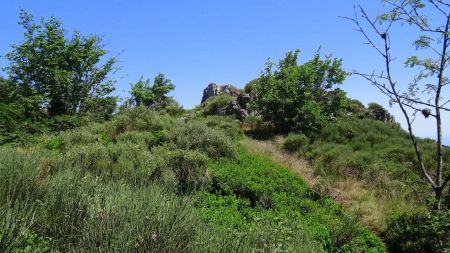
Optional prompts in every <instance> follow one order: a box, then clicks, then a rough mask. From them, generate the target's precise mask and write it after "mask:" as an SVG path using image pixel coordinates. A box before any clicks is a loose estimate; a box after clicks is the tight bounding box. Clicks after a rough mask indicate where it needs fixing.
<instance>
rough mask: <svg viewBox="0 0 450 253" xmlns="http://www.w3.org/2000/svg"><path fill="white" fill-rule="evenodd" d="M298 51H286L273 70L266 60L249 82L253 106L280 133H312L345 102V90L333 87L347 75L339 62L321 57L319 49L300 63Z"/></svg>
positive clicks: (327, 57)
mask: <svg viewBox="0 0 450 253" xmlns="http://www.w3.org/2000/svg"><path fill="white" fill-rule="evenodd" d="M298 53H299V50H296V51H294V52H292V51H291V52H288V53H287V54H286V56H285V58H284V59H281V60H280V61H279V63H278V65H277V67H278V68H277V69H276V70H273V63H272V62H270V61H268V62H267V64H266V69H265V71H264V72H263V73H262V74H261V75H260V77H259V78H258V79H255V80H254V81H252V84H251V92H252V96H253V97H254V98H255V99H254V107H255V108H254V109H256V110H257V111H258V112H259V113H260V114H261V116H262V118H263V119H264V120H266V121H270V122H272V123H273V124H274V125H275V126H276V127H277V129H278V130H279V131H281V132H284V133H287V132H289V131H292V130H294V131H300V132H303V133H313V132H316V131H318V130H320V129H321V128H322V127H323V126H324V125H325V124H326V123H327V122H328V121H329V120H330V118H332V117H333V116H334V115H335V114H336V113H337V112H338V111H339V110H340V109H341V108H342V107H343V105H344V104H345V102H346V96H345V93H344V92H343V91H342V90H340V89H338V88H335V86H336V85H337V84H341V83H342V82H343V81H344V79H345V77H346V75H347V74H346V72H345V71H344V70H342V68H341V67H342V61H341V60H339V59H336V58H334V59H333V58H332V57H331V55H329V56H326V57H325V59H321V57H320V52H319V51H318V52H317V53H316V54H315V56H314V57H313V59H311V60H309V61H308V62H306V63H304V64H301V65H299V64H298V63H297V58H298ZM249 87H250V86H249Z"/></svg>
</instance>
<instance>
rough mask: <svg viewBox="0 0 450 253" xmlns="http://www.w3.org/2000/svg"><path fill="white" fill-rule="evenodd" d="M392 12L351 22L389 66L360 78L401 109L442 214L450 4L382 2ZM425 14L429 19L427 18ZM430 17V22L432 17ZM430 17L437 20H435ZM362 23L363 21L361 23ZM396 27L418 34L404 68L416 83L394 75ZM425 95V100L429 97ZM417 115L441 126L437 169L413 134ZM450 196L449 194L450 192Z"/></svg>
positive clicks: (360, 14)
mask: <svg viewBox="0 0 450 253" xmlns="http://www.w3.org/2000/svg"><path fill="white" fill-rule="evenodd" d="M382 2H383V3H384V4H386V5H387V6H388V7H389V11H388V12H387V13H384V14H382V15H379V16H378V17H377V18H376V19H374V20H373V19H371V18H370V17H369V16H368V14H367V13H366V11H365V10H364V9H363V8H362V7H361V6H359V7H358V8H356V7H355V16H354V17H353V18H347V19H349V20H351V21H352V22H353V23H354V24H355V25H356V26H357V28H358V31H359V32H360V33H361V34H362V35H363V36H364V38H365V39H366V41H367V44H369V45H371V46H372V47H373V48H374V49H375V50H376V51H377V52H378V54H379V55H380V56H381V57H382V58H383V60H384V65H385V66H384V68H385V71H384V72H382V73H379V74H376V73H371V74H365V73H358V72H356V74H358V75H360V76H362V77H364V78H365V79H367V80H368V81H369V82H370V83H371V84H373V85H374V86H375V87H377V88H378V89H379V90H380V91H381V92H382V93H383V94H384V95H386V96H387V97H388V98H389V99H390V103H391V104H396V105H398V106H399V108H400V110H401V112H402V114H403V116H404V119H405V121H406V124H407V128H408V133H409V136H410V139H411V143H412V146H413V147H414V151H415V154H416V158H417V162H418V164H419V167H420V170H421V171H422V174H423V176H424V177H425V179H426V181H427V182H428V184H429V185H430V186H431V187H432V189H433V190H434V192H435V200H436V205H435V206H436V209H441V205H442V204H441V202H442V193H443V191H444V189H445V187H446V185H447V183H448V181H449V180H450V173H449V169H448V166H445V165H444V151H443V145H442V120H443V119H442V112H443V111H450V109H449V108H448V107H446V105H447V104H448V103H449V102H450V100H447V99H446V98H444V97H443V94H444V93H443V92H444V88H446V86H448V84H450V81H449V79H448V77H447V76H446V75H445V74H446V70H447V67H448V65H449V52H448V51H449V45H450V40H449V35H450V31H449V28H450V3H447V1H442V0H427V1H422V0H383V1H382ZM425 13H426V15H425ZM427 15H428V16H427ZM431 16H433V17H436V18H438V19H435V20H433V19H431ZM360 17H362V19H361V18H360ZM396 24H400V25H403V24H407V25H409V26H410V27H411V28H413V29H415V31H416V33H417V34H418V37H417V39H415V40H414V41H413V45H414V46H415V48H416V51H417V52H418V53H419V50H421V51H420V52H421V53H422V55H421V56H420V55H413V56H411V57H409V58H408V59H407V60H406V62H405V67H407V68H412V69H415V70H417V72H416V74H415V75H414V76H413V77H412V81H411V82H409V83H407V84H405V85H403V86H402V85H401V84H399V83H398V82H397V81H396V78H395V73H394V72H393V64H394V61H395V59H396V58H395V57H394V56H393V54H392V51H393V50H392V46H391V31H392V27H394V26H395V25H396ZM424 94H425V95H424ZM418 113H421V114H423V116H425V118H429V119H433V120H434V121H435V126H436V159H435V161H436V164H435V168H434V169H433V168H430V167H427V166H426V165H425V163H424V159H423V154H422V151H421V149H420V147H419V143H418V141H417V138H416V136H415V134H414V130H413V129H414V128H413V123H414V120H415V119H416V116H417V114H418ZM449 196H450V192H449Z"/></svg>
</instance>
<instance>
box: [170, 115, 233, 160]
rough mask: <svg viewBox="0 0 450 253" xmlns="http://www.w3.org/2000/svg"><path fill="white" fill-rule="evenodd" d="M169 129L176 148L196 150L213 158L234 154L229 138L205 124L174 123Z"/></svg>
mask: <svg viewBox="0 0 450 253" xmlns="http://www.w3.org/2000/svg"><path fill="white" fill-rule="evenodd" d="M169 131H170V132H169V135H170V139H171V141H172V142H173V144H174V145H175V146H176V147H177V148H180V149H186V150H191V149H193V150H197V151H200V152H203V153H204V154H206V155H207V156H208V157H209V158H213V159H216V158H221V157H228V158H233V157H234V156H235V149H234V146H233V143H232V142H231V140H230V139H229V138H228V137H227V136H226V135H225V134H224V133H223V132H222V131H220V130H217V129H213V128H209V127H207V126H206V125H205V124H202V123H199V122H188V123H186V124H183V125H181V124H179V125H175V126H174V127H173V128H171V129H170V130H169Z"/></svg>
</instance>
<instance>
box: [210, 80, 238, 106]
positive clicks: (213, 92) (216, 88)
mask: <svg viewBox="0 0 450 253" xmlns="http://www.w3.org/2000/svg"><path fill="white" fill-rule="evenodd" d="M220 94H228V95H230V96H232V97H237V96H238V95H239V94H240V90H239V89H238V88H236V87H234V86H233V85H231V84H226V85H218V84H216V83H210V84H208V86H206V88H205V89H204V90H203V96H202V103H204V102H205V101H206V100H208V98H210V97H214V96H218V95H220Z"/></svg>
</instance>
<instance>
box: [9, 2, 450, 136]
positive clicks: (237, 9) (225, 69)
mask: <svg viewBox="0 0 450 253" xmlns="http://www.w3.org/2000/svg"><path fill="white" fill-rule="evenodd" d="M380 2H381V1H377V0H375V1H362V0H360V1H356V0H339V1H336V0H320V1H312V0H310V1H306V0H303V1H299V0H290V1H287V0H285V1H282V0H227V1H211V0H203V1H200V0H185V1H181V0H179V1H174V0H165V1H144V0H89V1H88V0H76V1H75V0H65V1H54V0H53V1H52V0H40V1H36V0H8V1H3V2H2V4H1V5H2V7H1V8H0V55H3V54H4V53H6V52H8V51H9V50H10V45H11V44H13V43H17V42H20V41H21V39H22V38H23V31H22V29H21V27H20V26H19V25H18V24H17V22H18V14H19V10H20V8H24V9H26V10H28V11H29V12H30V13H32V14H33V15H34V16H35V17H41V16H47V17H48V16H55V17H58V18H60V19H61V20H62V21H63V23H64V27H65V28H66V29H67V30H68V31H69V32H71V31H73V30H79V31H80V32H81V33H82V34H98V35H101V36H103V37H104V41H105V42H106V48H107V49H108V50H109V51H110V52H111V55H116V54H120V55H119V59H120V63H119V65H120V66H121V67H122V69H121V70H120V71H119V72H118V73H117V74H116V78H118V79H119V80H118V83H117V94H118V95H119V96H121V97H125V96H127V91H128V89H129V88H130V83H131V82H135V81H136V80H138V79H139V77H140V76H141V75H144V76H145V77H154V76H155V75H156V74H157V73H158V72H163V73H165V74H166V76H167V77H168V78H169V79H171V80H172V81H173V82H174V83H175V85H176V86H177V88H176V90H175V91H174V92H173V94H172V95H173V96H174V97H175V99H177V100H178V101H179V102H180V103H181V104H182V105H183V106H184V107H185V108H192V107H193V106H195V105H196V104H198V103H199V102H200V99H201V96H202V90H203V88H204V87H205V86H206V85H207V84H208V83H211V82H216V83H231V84H234V85H236V86H238V87H243V86H244V85H245V84H246V83H247V82H248V81H250V80H252V79H253V78H255V77H257V75H258V74H259V72H260V71H261V70H262V69H263V67H264V63H265V61H266V59H267V58H269V57H270V58H272V59H274V60H278V59H279V58H280V57H282V56H283V55H284V53H285V52H287V51H288V50H294V49H297V48H298V49H300V50H301V54H300V61H305V60H308V59H309V58H310V57H311V56H312V55H313V54H314V52H315V51H316V49H317V48H318V47H319V46H321V47H322V52H323V53H324V54H328V53H333V55H334V56H336V57H339V58H343V60H344V66H345V68H346V70H348V71H351V70H354V69H357V70H360V71H372V70H379V69H381V68H382V66H383V65H382V61H381V59H380V58H379V57H378V56H377V55H376V54H375V52H374V51H373V50H372V49H371V48H370V47H368V46H367V45H364V44H363V38H362V37H361V35H360V34H359V33H358V32H356V31H355V30H354V27H353V25H352V24H351V23H349V22H348V21H345V20H343V19H342V18H339V16H351V15H352V14H353V5H354V4H361V5H363V6H364V7H365V8H366V9H367V10H368V12H369V13H372V14H377V13H379V12H380V11H381V10H382V7H381V4H380ZM408 31H409V30H408V28H405V27H403V28H401V30H398V33H397V34H398V36H397V37H394V38H393V39H395V41H396V44H395V45H394V46H397V47H395V49H396V50H398V51H397V52H399V59H402V58H404V57H406V56H407V55H408V54H409V52H410V49H411V47H410V45H411V40H410V39H411V37H408V36H409V35H410V34H409V33H408ZM398 63H399V68H398V69H396V70H397V76H398V79H399V80H409V79H406V78H407V74H408V72H407V71H403V70H402V68H401V63H402V60H399V62H398ZM6 64H7V63H6V62H5V60H4V59H1V58H0V66H2V67H4V66H5V65H6ZM342 88H343V89H344V90H345V91H347V93H348V95H349V96H350V97H352V98H356V99H359V100H361V101H362V102H364V103H368V102H378V103H380V104H382V105H384V106H386V107H388V102H387V99H386V98H385V97H384V96H382V95H380V93H379V92H378V91H377V90H376V89H375V88H373V87H371V86H370V84H368V83H367V82H366V81H364V80H362V79H361V78H358V77H349V78H348V79H347V81H346V82H345V84H344V85H343V87H342ZM447 94H448V93H447ZM390 110H391V111H392V112H393V113H394V115H395V116H396V118H397V119H401V116H400V115H399V113H398V111H397V110H395V109H390ZM447 119H448V117H447ZM429 123H430V122H428V121H425V120H419V121H418V122H417V133H418V135H420V136H429V137H433V133H434V132H435V131H434V126H433V125H432V124H431V123H430V124H429ZM446 126H448V124H447V125H446ZM448 137H450V136H447V135H446V139H447V140H450V138H448ZM447 143H450V141H447Z"/></svg>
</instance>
